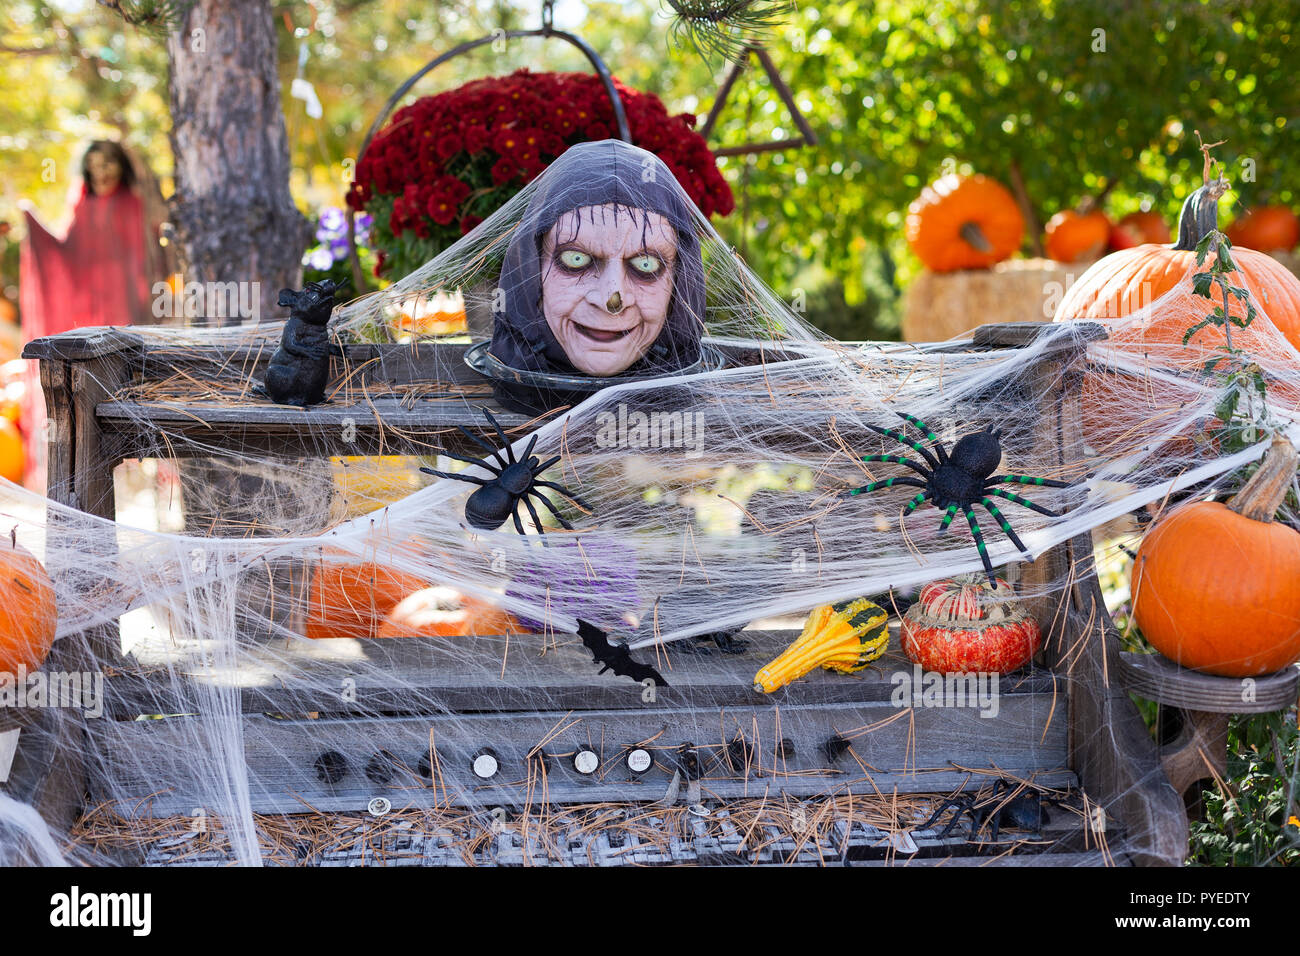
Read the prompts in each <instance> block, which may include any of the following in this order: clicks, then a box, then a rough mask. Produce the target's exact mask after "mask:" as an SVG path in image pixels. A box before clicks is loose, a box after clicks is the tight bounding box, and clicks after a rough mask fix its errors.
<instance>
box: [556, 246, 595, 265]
mask: <svg viewBox="0 0 1300 956" xmlns="http://www.w3.org/2000/svg"><path fill="white" fill-rule="evenodd" d="M560 264H561V265H562V266H564V267H565V268H566V269H585V268H587V266H589V265H591V256H589V255H587V253H585V252H580V251H578V250H577V249H565V250H564V251H563V252H561V253H560Z"/></svg>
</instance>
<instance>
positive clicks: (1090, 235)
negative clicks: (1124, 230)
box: [1046, 209, 1110, 262]
mask: <svg viewBox="0 0 1300 956" xmlns="http://www.w3.org/2000/svg"><path fill="white" fill-rule="evenodd" d="M1109 241H1110V220H1109V219H1107V218H1106V214H1105V213H1104V212H1100V211H1096V212H1089V213H1082V214H1081V213H1077V212H1075V211H1074V210H1072V209H1066V210H1062V211H1061V212H1058V213H1057V214H1056V215H1055V216H1053V217H1052V218H1051V219H1049V220H1048V221H1047V245H1046V252H1047V257H1048V258H1049V259H1055V260H1056V261H1057V262H1083V261H1085V260H1088V259H1096V258H1097V257H1098V256H1100V255H1101V254H1102V253H1103V252H1105V251H1106V243H1107V242H1109Z"/></svg>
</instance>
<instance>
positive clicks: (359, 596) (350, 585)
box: [306, 561, 429, 640]
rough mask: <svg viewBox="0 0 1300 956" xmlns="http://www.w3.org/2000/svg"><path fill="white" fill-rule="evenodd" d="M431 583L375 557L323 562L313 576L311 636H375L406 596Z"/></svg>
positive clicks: (309, 601) (309, 607) (309, 602)
mask: <svg viewBox="0 0 1300 956" xmlns="http://www.w3.org/2000/svg"><path fill="white" fill-rule="evenodd" d="M428 586H429V582H428V581H424V580H422V579H420V578H418V577H416V576H415V575H413V574H408V573H406V572H404V571H398V570H396V569H394V568H391V567H388V566H386V565H382V564H378V563H376V562H373V561H368V562H364V563H360V564H339V563H335V562H330V561H325V562H322V563H321V564H320V565H318V566H317V567H316V569H315V571H314V572H313V573H312V577H311V584H310V588H309V593H308V599H307V628H306V630H307V636H308V637H309V638H311V639H312V640H319V639H321V638H330V637H374V636H375V635H376V633H377V632H378V630H379V627H380V625H381V624H382V623H383V621H384V619H385V618H386V617H388V615H389V614H390V613H391V612H392V610H393V608H395V607H396V606H397V605H398V603H399V602H400V601H401V600H402V599H403V598H405V597H406V596H407V595H409V594H413V593H414V592H416V591H420V590H423V589H424V588H427V587H428Z"/></svg>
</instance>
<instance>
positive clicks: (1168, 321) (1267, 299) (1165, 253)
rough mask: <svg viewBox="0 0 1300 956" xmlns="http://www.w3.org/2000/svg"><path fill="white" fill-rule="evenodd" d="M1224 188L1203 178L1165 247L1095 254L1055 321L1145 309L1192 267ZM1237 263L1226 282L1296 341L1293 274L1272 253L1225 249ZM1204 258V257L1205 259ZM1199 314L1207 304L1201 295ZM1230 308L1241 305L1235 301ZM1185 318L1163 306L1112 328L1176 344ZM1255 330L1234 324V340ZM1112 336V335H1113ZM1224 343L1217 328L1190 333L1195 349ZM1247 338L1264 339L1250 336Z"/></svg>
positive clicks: (1243, 342) (1240, 341)
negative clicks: (1133, 323)
mask: <svg viewBox="0 0 1300 956" xmlns="http://www.w3.org/2000/svg"><path fill="white" fill-rule="evenodd" d="M1222 192H1223V186H1222V184H1220V183H1218V182H1217V181H1216V182H1214V183H1207V184H1206V185H1204V186H1202V187H1201V188H1199V189H1197V190H1196V192H1194V193H1192V194H1191V195H1190V196H1188V197H1187V201H1186V202H1185V203H1183V210H1182V214H1181V215H1180V216H1179V219H1178V241H1177V242H1176V243H1174V244H1173V245H1172V246H1161V245H1155V244H1146V245H1141V246H1138V247H1136V248H1134V249H1124V250H1121V251H1120V252H1114V253H1111V254H1110V255H1108V256H1107V257H1106V258H1104V259H1102V260H1101V261H1100V262H1098V263H1097V264H1096V265H1094V266H1093V267H1092V268H1090V269H1089V270H1088V271H1087V272H1085V273H1084V274H1083V275H1082V276H1081V277H1080V278H1079V281H1078V282H1076V283H1075V284H1074V285H1072V286H1071V287H1070V289H1069V291H1067V292H1066V294H1065V297H1064V298H1063V299H1062V300H1061V304H1060V305H1059V306H1058V307H1057V309H1056V315H1055V317H1054V320H1055V321H1057V322H1062V321H1069V320H1072V319H1092V320H1097V321H1102V322H1105V321H1106V320H1108V319H1117V318H1122V317H1124V316H1127V315H1129V314H1131V313H1133V312H1137V311H1139V310H1140V309H1144V308H1146V307H1147V306H1148V305H1150V304H1151V303H1152V302H1154V301H1155V300H1156V299H1158V298H1160V297H1161V296H1162V295H1164V294H1165V293H1166V292H1168V291H1170V290H1171V289H1173V288H1174V287H1175V286H1177V285H1178V284H1179V283H1181V282H1183V281H1184V280H1185V279H1186V278H1187V277H1188V275H1189V273H1190V272H1191V271H1192V270H1193V269H1194V268H1195V267H1196V244H1197V243H1198V242H1200V241H1201V239H1202V238H1203V237H1204V236H1205V235H1206V234H1207V233H1209V232H1210V231H1211V230H1213V229H1217V228H1218V197H1219V196H1220V195H1221V194H1222ZM1232 257H1233V260H1234V261H1235V262H1236V264H1237V268H1238V269H1239V270H1240V271H1238V272H1234V273H1232V274H1231V276H1229V279H1230V281H1231V282H1232V283H1233V285H1238V286H1242V287H1244V288H1245V289H1246V290H1247V291H1249V292H1250V294H1251V297H1252V298H1253V299H1254V300H1255V303H1256V305H1258V306H1259V307H1261V308H1262V309H1263V310H1264V311H1265V312H1266V313H1267V315H1268V317H1269V319H1271V320H1272V322H1273V324H1274V325H1275V326H1276V327H1277V328H1278V330H1279V331H1280V332H1281V333H1282V334H1283V335H1284V336H1286V338H1287V339H1288V341H1290V342H1291V344H1292V345H1295V346H1296V347H1297V348H1300V279H1297V278H1296V277H1295V276H1294V275H1292V274H1291V272H1290V271H1289V270H1288V269H1287V268H1286V266H1284V265H1282V264H1281V263H1280V262H1278V261H1277V260H1276V259H1274V258H1273V257H1272V256H1268V255H1265V254H1264V253H1262V252H1256V251H1254V250H1252V249H1236V248H1234V249H1233V250H1232ZM1207 265H1208V262H1207ZM1200 302H1201V303H1202V304H1203V305H1204V309H1203V310H1202V312H1201V315H1202V316H1204V315H1205V314H1206V313H1208V312H1209V311H1210V309H1211V308H1212V304H1211V303H1210V302H1209V301H1207V300H1200ZM1234 305H1235V307H1237V308H1240V306H1239V305H1236V304H1235V303H1234ZM1191 325H1192V321H1189V316H1188V315H1187V314H1185V313H1184V312H1182V311H1180V310H1177V309H1169V310H1165V311H1163V312H1161V313H1160V314H1157V315H1153V316H1151V317H1150V322H1148V323H1146V324H1145V325H1143V326H1142V327H1140V328H1137V327H1135V328H1131V329H1125V330H1122V331H1121V332H1119V333H1118V337H1119V339H1120V340H1122V341H1126V342H1132V343H1135V344H1146V343H1151V344H1155V345H1181V343H1182V341H1183V333H1185V332H1186V331H1187V329H1188V328H1189V327H1190V326H1191ZM1257 335H1259V333H1258V331H1257V330H1255V329H1254V328H1253V327H1252V328H1250V329H1242V330H1237V329H1233V344H1234V345H1236V346H1237V347H1239V348H1240V347H1243V346H1248V345H1249V344H1252V343H1251V340H1252V339H1253V338H1255V336H1257ZM1115 338H1116V335H1115V334H1112V339H1113V340H1114V339H1115ZM1223 342H1224V336H1223V331H1222V330H1221V329H1217V328H1214V327H1213V326H1211V327H1207V328H1205V329H1203V330H1201V331H1200V332H1198V333H1197V334H1196V337H1195V338H1193V339H1192V341H1191V343H1189V344H1191V345H1193V346H1196V347H1198V350H1199V351H1198V352H1197V355H1196V356H1194V357H1193V360H1194V361H1200V360H1201V359H1200V352H1201V351H1205V350H1214V349H1217V348H1218V347H1219V346H1221V345H1222V344H1223ZM1253 344H1255V345H1260V344H1264V343H1262V342H1260V341H1255V342H1254V343H1253Z"/></svg>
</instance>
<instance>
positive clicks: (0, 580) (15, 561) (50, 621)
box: [0, 534, 58, 675]
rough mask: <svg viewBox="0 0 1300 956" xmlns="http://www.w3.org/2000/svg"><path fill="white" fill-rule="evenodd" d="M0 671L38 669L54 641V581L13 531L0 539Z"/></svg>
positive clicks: (56, 614)
mask: <svg viewBox="0 0 1300 956" xmlns="http://www.w3.org/2000/svg"><path fill="white" fill-rule="evenodd" d="M0 540H2V541H3V543H0V673H4V674H10V675H16V674H17V671H18V668H19V667H20V666H21V667H25V668H26V669H27V670H29V671H33V670H36V669H37V668H38V667H40V666H41V664H43V663H44V662H45V657H46V655H47V654H49V652H50V645H52V644H53V643H54V632H55V627H56V625H57V624H58V610H57V607H56V605H55V603H54V584H53V583H52V582H51V581H50V576H49V575H48V574H46V573H45V568H44V567H43V566H42V565H41V562H39V561H37V560H36V556H35V555H33V554H32V553H31V552H30V551H28V550H27V549H26V548H24V547H22V545H20V544H18V541H17V538H16V536H14V535H13V534H10V535H7V536H5V537H4V538H3V539H0Z"/></svg>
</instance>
